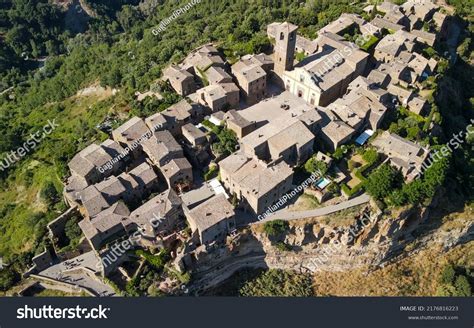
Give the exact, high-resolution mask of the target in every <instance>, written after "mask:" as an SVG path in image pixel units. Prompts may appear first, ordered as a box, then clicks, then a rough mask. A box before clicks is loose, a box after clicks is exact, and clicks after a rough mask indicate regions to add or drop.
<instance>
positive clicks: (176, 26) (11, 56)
mask: <svg viewBox="0 0 474 328" xmlns="http://www.w3.org/2000/svg"><path fill="white" fill-rule="evenodd" d="M65 2H71V3H72V4H71V5H70V6H69V7H66V6H60V4H61V3H65ZM449 2H450V3H452V5H453V6H455V8H456V12H457V14H458V15H459V17H458V19H459V20H460V21H461V24H463V25H462V26H463V27H464V31H463V33H462V40H461V45H460V46H459V50H458V52H459V54H460V56H459V57H460V58H459V60H458V61H457V62H456V64H455V65H452V66H451V67H449V69H448V70H447V71H446V72H445V74H444V75H443V77H442V79H440V80H437V81H436V83H438V86H439V88H438V90H439V91H438V92H437V94H436V95H435V97H436V104H437V106H438V107H439V112H440V114H441V116H442V123H441V126H442V128H443V131H442V132H441V133H440V134H439V138H438V139H437V140H436V142H437V143H439V144H442V143H443V142H446V141H447V140H449V138H450V136H451V135H452V134H453V133H455V132H457V131H459V130H461V129H464V128H465V127H466V125H467V124H468V122H469V120H470V119H471V118H472V117H473V115H472V113H473V112H472V105H473V102H474V98H473V97H474V90H473V83H472V78H473V76H474V75H473V74H472V60H473V58H472V46H473V45H472V42H471V39H472V32H473V25H472V17H473V16H472V15H473V11H472V6H466V5H465V4H464V3H463V1H461V0H450V1H449ZM77 3H78V1H48V0H1V1H0V130H1V131H2V134H3V135H2V138H1V139H0V153H2V154H4V156H6V154H7V153H8V152H10V151H12V150H14V149H16V148H18V147H19V146H20V145H22V144H23V143H24V142H25V141H27V140H28V138H29V136H30V135H31V134H32V133H35V132H36V131H38V130H40V129H42V128H43V126H44V125H45V124H47V122H48V120H54V119H55V120H56V122H57V123H58V127H57V128H56V129H55V130H54V131H53V133H51V134H50V135H49V136H47V137H46V138H45V139H44V140H43V141H42V142H41V143H40V144H39V145H38V147H37V148H35V149H34V151H33V152H31V153H29V154H27V155H26V156H25V157H24V158H22V159H21V160H19V161H17V162H16V163H15V164H13V165H12V166H10V167H9V168H7V169H3V170H1V171H0V186H1V189H2V190H1V191H0V255H2V256H3V257H4V261H5V262H7V263H14V267H13V269H14V270H16V271H18V272H21V270H23V269H24V268H25V266H26V265H27V264H28V263H29V260H30V259H31V257H32V256H33V255H34V254H35V253H37V252H39V251H42V250H43V248H44V245H45V243H46V240H47V238H46V228H45V227H46V224H47V222H49V221H50V220H52V219H54V218H55V217H56V216H57V215H58V214H60V213H61V212H62V211H63V210H64V209H65V204H64V203H63V202H62V201H61V199H62V197H61V193H62V188H63V184H62V182H63V181H64V179H65V178H66V177H67V175H68V171H67V162H68V161H69V160H70V159H71V158H72V156H74V154H75V153H76V152H77V151H79V150H81V149H82V148H84V147H85V146H86V145H88V144H89V143H91V142H93V141H100V140H104V139H105V138H107V135H106V134H105V133H104V132H102V131H101V130H100V129H99V128H98V126H99V125H100V123H102V122H103V121H104V120H106V119H107V118H110V117H115V118H116V119H117V120H116V121H117V122H120V121H121V120H124V119H126V118H127V117H129V116H130V115H132V114H138V115H140V114H141V113H144V112H150V111H153V110H156V111H158V110H159V109H160V108H163V106H166V104H167V103H168V102H169V103H173V102H175V101H176V99H167V98H166V97H165V99H163V100H160V101H153V102H149V103H147V106H146V110H145V109H144V108H142V107H140V106H143V105H140V104H138V103H137V102H136V101H135V97H134V94H135V92H136V91H142V92H143V91H147V90H148V89H149V88H150V85H151V84H152V83H153V82H154V81H156V79H158V78H159V77H160V74H161V70H162V69H163V67H165V66H166V65H168V64H169V63H170V62H177V61H179V60H180V59H182V58H184V56H185V54H187V53H188V52H189V51H190V50H191V49H193V48H194V47H196V46H198V45H201V44H204V43H207V42H210V41H212V42H215V43H216V44H217V45H218V46H219V48H220V49H221V50H222V51H223V52H224V53H225V54H226V56H227V58H228V59H230V60H231V59H232V58H238V57H239V56H241V55H243V54H248V53H258V52H262V51H267V50H268V49H269V48H270V42H269V40H268V39H267V37H266V32H265V29H266V25H267V24H269V23H270V22H273V21H283V20H287V21H290V22H292V23H294V24H297V25H299V26H300V30H299V33H301V34H303V35H305V36H308V37H311V38H314V37H315V36H316V31H317V30H318V29H319V28H321V27H322V26H324V25H325V24H327V23H329V22H330V21H332V20H334V19H335V18H337V17H339V15H340V14H341V13H343V12H360V11H361V9H362V8H363V6H364V4H363V3H358V2H357V1H355V2H354V1H350V0H308V1H301V0H219V1H215V0H202V1H201V2H200V3H199V4H197V5H195V6H194V7H193V8H192V9H191V10H190V11H188V12H186V13H185V14H183V15H181V16H180V17H179V18H177V19H176V20H174V21H173V22H172V23H171V24H170V26H169V27H168V28H167V29H166V31H164V32H162V33H160V34H158V35H154V34H153V33H152V32H151V31H152V29H153V28H154V27H156V26H158V24H159V23H160V21H161V20H163V19H165V18H167V17H169V16H170V15H171V14H172V13H173V11H174V10H175V9H176V8H177V7H178V6H179V3H178V2H176V1H165V0H150V1H148V0H146V1H138V0H129V1H127V0H120V1H118V0H87V1H84V3H85V4H86V5H87V8H79V7H77ZM183 3H184V4H185V3H187V2H186V1H184V2H183ZM86 9H87V10H86ZM80 15H82V17H83V16H84V15H87V19H81V21H80V22H79V23H78V22H77V21H74V19H75V17H76V16H78V17H79V16H80ZM78 24H79V25H81V26H80V27H78ZM91 85H97V86H99V85H100V86H102V87H104V88H108V89H105V90H110V89H116V91H117V92H113V93H112V92H111V93H109V94H107V95H103V94H102V95H95V96H91V97H78V96H77V95H76V94H77V92H78V91H79V90H81V89H84V88H86V87H89V86H91ZM171 98H173V97H171ZM471 142H473V140H469V142H468V143H465V144H464V145H463V146H462V147H460V148H459V149H458V150H456V152H455V154H454V155H453V158H452V161H451V163H450V165H451V167H450V171H449V177H448V178H447V181H448V182H449V183H454V185H455V187H456V190H457V192H458V193H460V194H462V195H463V197H464V198H465V199H466V200H470V199H472V196H473V190H474V185H473V184H474V179H473V176H474V163H473V157H472V155H473V154H472V152H473V150H472V147H471ZM9 277H11V278H12V279H13V277H14V274H12V275H10V276H9ZM248 288H250V287H248Z"/></svg>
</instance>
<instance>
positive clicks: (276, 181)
mask: <svg viewBox="0 0 474 328" xmlns="http://www.w3.org/2000/svg"><path fill="white" fill-rule="evenodd" d="M374 10H375V11H376V12H374V15H372V16H373V18H372V20H370V21H368V20H366V19H364V18H363V17H361V16H359V15H356V14H343V15H341V16H340V18H338V19H337V20H335V21H333V22H331V23H330V24H328V25H327V26H325V27H324V28H322V29H321V30H320V31H319V32H318V35H317V38H315V39H314V40H310V39H307V38H305V37H303V36H302V35H299V34H298V26H295V25H293V24H291V23H289V22H274V23H272V24H270V25H268V27H267V35H268V38H269V39H270V40H271V42H272V44H273V53H272V54H264V53H261V54H249V55H245V56H242V57H241V58H237V59H235V60H230V59H228V58H225V57H224V55H223V53H221V52H220V51H219V50H218V49H219V46H218V45H217V44H206V45H202V46H201V47H199V48H197V49H195V50H194V51H192V52H191V53H189V54H188V56H187V57H186V58H185V59H184V60H183V61H182V62H180V63H175V64H173V65H170V66H169V67H167V68H166V69H165V70H163V72H162V73H163V74H162V77H161V80H160V83H162V84H166V85H167V86H168V87H169V88H171V89H172V90H174V92H176V93H177V94H179V95H180V96H181V97H182V100H180V101H179V102H178V103H176V104H175V105H172V106H171V107H169V108H167V109H165V110H163V111H161V112H157V113H155V114H153V115H152V116H149V117H146V118H144V119H142V118H139V117H133V118H131V119H129V120H128V121H126V122H124V123H123V124H122V125H120V126H119V127H117V128H116V129H114V130H113V131H112V132H111V134H110V136H109V139H107V140H105V141H104V142H102V143H100V144H99V143H93V144H91V145H89V146H87V147H86V148H85V149H83V150H82V151H80V152H79V153H78V154H77V155H76V156H75V157H74V158H73V159H72V160H71V161H70V162H69V165H68V166H69V170H70V177H69V179H68V180H67V182H66V183H65V189H64V198H65V200H66V202H67V204H68V205H69V206H70V209H69V210H68V211H67V212H65V213H64V214H62V215H61V216H60V217H58V218H57V219H56V220H55V221H53V222H51V223H50V224H49V226H48V228H49V230H50V236H51V240H52V241H53V244H54V246H55V247H54V248H58V247H59V246H60V245H61V240H62V238H63V235H64V226H65V224H66V222H67V221H68V220H70V219H71V218H73V217H80V218H81V219H80V220H79V222H78V225H79V227H80V229H81V230H82V233H83V236H84V238H85V242H84V243H82V244H81V249H80V250H79V251H78V252H76V253H75V256H73V257H71V258H67V259H58V258H57V257H56V255H55V254H54V253H55V251H54V249H48V250H46V251H45V252H44V253H42V254H40V255H38V256H36V257H35V258H34V259H33V262H34V264H35V266H34V267H33V268H32V269H31V270H30V271H29V272H28V273H26V275H32V276H35V277H38V278H39V279H47V280H50V281H55V282H63V283H65V284H69V285H74V286H80V288H83V289H84V290H87V291H88V292H90V293H91V294H93V295H96V296H103V295H114V291H113V290H112V289H111V288H109V287H107V283H106V282H105V281H106V280H105V279H104V278H105V277H112V276H113V275H115V274H116V272H117V271H119V272H123V271H124V270H123V268H122V267H121V265H122V263H124V262H127V261H130V256H131V255H130V254H131V252H133V251H134V250H137V249H141V250H146V251H147V252H150V254H156V253H158V252H160V251H161V250H163V249H165V250H168V251H169V252H170V254H171V255H170V256H171V258H172V263H173V264H174V268H175V270H176V271H177V272H180V273H184V272H187V271H192V269H193V267H194V266H195V265H196V263H198V262H199V258H200V257H201V256H202V254H211V255H212V253H213V252H215V250H216V249H218V248H219V247H226V243H228V240H229V239H232V238H235V236H237V235H238V234H239V229H240V228H242V227H245V226H248V225H249V224H252V223H255V222H258V221H259V216H260V215H261V214H262V213H265V212H267V213H268V209H269V208H271V207H272V206H274V205H275V204H277V203H279V202H280V200H281V199H282V198H283V197H285V195H287V194H288V193H290V192H292V191H293V190H295V188H296V187H297V186H299V185H301V183H302V182H303V181H305V179H307V176H304V174H302V173H301V170H300V168H301V167H303V166H304V165H305V163H307V162H308V161H310V160H313V161H317V162H322V163H324V166H325V167H326V168H327V172H323V173H322V172H320V174H317V176H316V178H315V179H313V180H311V183H310V184H309V185H308V184H305V186H306V188H304V190H302V191H301V192H300V193H299V194H302V193H309V194H311V195H312V197H314V198H315V199H317V201H318V203H319V204H320V205H321V206H322V207H323V208H324V207H325V206H329V207H330V206H335V205H338V204H339V205H340V206H344V205H345V204H347V207H350V206H353V205H354V204H357V205H358V204H363V203H367V202H368V197H367V196H366V195H365V194H363V190H362V189H361V188H360V186H361V184H362V180H363V178H364V174H365V173H364V171H365V170H367V172H368V171H369V170H373V169H374V168H376V167H377V166H379V165H381V164H382V163H389V164H390V165H392V166H393V167H395V168H397V169H399V170H400V172H401V174H402V175H403V177H404V179H405V180H406V181H412V180H413V179H415V178H416V177H417V176H419V175H420V174H421V173H422V170H423V163H424V162H425V161H426V160H427V158H428V156H429V154H430V149H429V148H428V147H426V146H424V145H421V144H417V143H414V142H412V141H410V140H408V139H405V138H403V137H401V136H399V135H397V134H394V133H390V132H389V131H387V130H388V129H387V124H389V123H390V122H389V121H390V119H391V117H393V113H394V112H397V111H401V110H402V111H404V112H406V113H407V115H413V116H414V117H421V118H423V117H427V116H428V115H429V114H430V112H431V105H430V102H429V101H428V99H427V98H426V97H424V96H423V95H424V94H426V93H424V92H423V89H424V88H425V85H426V84H424V83H423V82H424V81H425V80H426V79H428V78H429V77H430V76H433V75H434V74H436V70H437V66H438V64H439V63H438V62H437V61H436V60H435V59H433V58H428V56H426V55H425V53H426V52H425V51H424V50H425V49H427V48H430V47H434V46H435V44H436V43H437V42H440V41H442V40H445V38H446V37H447V30H448V28H449V22H450V16H449V15H447V14H446V13H445V11H444V10H443V8H441V7H439V6H437V5H435V4H433V3H432V2H430V1H427V0H409V1H408V2H406V3H404V4H403V5H401V6H397V5H394V4H392V3H389V2H383V3H381V4H379V5H377V6H376V8H375V7H374V6H367V7H366V8H365V9H364V11H365V12H366V13H367V14H368V16H371V14H372V12H373V11H374ZM427 26H428V27H427ZM430 128H433V124H432V125H431V126H430ZM221 133H226V134H227V135H230V136H232V138H233V139H234V140H235V141H236V142H235V147H234V149H233V150H234V151H233V152H230V153H228V154H226V153H225V152H222V151H219V149H218V148H216V147H215V146H214V145H215V144H216V143H218V142H220V141H221V140H220V138H219V134H221ZM348 145H352V146H353V147H356V148H360V149H362V151H363V150H364V149H373V150H376V152H377V153H378V155H379V158H380V159H379V160H378V161H375V162H373V163H365V162H363V161H361V162H360V163H357V164H360V165H361V166H363V167H364V170H362V169H359V170H358V171H357V173H355V172H354V170H353V169H352V168H351V167H344V166H341V165H337V164H336V160H335V157H336V156H345V153H344V152H342V155H340V153H341V150H343V149H344V147H345V146H348ZM338 153H339V154H338ZM336 154H338V155H336ZM354 161H355V160H354ZM359 175H362V177H360V176H359ZM296 198H297V197H296ZM354 200H355V202H353V203H350V202H351V201H354ZM359 200H360V201H359ZM295 201H296V199H295ZM280 203H281V202H280ZM291 204H292V203H291ZM291 204H290V203H289V204H285V206H284V207H286V206H287V205H290V206H291ZM279 210H282V211H286V210H287V209H285V208H281V209H278V210H276V211H275V213H272V215H269V216H268V217H266V218H265V221H267V220H272V217H277V216H278V217H282V216H284V213H285V212H281V213H280V214H279ZM272 212H273V210H272ZM282 213H283V214H282ZM308 215H309V214H308ZM137 235H138V236H139V238H133V242H132V243H128V244H126V245H125V244H124V242H126V241H127V240H130V238H131V236H137ZM117 245H122V251H118V249H120V247H117ZM172 284H173V282H170V285H172Z"/></svg>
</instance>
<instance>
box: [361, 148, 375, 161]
mask: <svg viewBox="0 0 474 328" xmlns="http://www.w3.org/2000/svg"><path fill="white" fill-rule="evenodd" d="M362 158H363V159H364V161H366V162H367V163H370V164H373V163H375V162H376V161H377V160H378V159H379V153H378V152H377V150H376V149H374V148H368V149H367V150H366V151H365V152H364V154H363V155H362Z"/></svg>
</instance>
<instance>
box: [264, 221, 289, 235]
mask: <svg viewBox="0 0 474 328" xmlns="http://www.w3.org/2000/svg"><path fill="white" fill-rule="evenodd" d="M288 227H289V224H288V222H287V221H283V220H274V221H268V222H265V224H264V226H263V230H264V231H265V233H266V234H267V236H269V237H273V236H277V235H279V234H282V233H284V232H285V231H286V230H287V229H288Z"/></svg>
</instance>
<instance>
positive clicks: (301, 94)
mask: <svg viewBox="0 0 474 328" xmlns="http://www.w3.org/2000/svg"><path fill="white" fill-rule="evenodd" d="M298 97H299V98H301V97H303V92H302V91H301V90H298Z"/></svg>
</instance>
